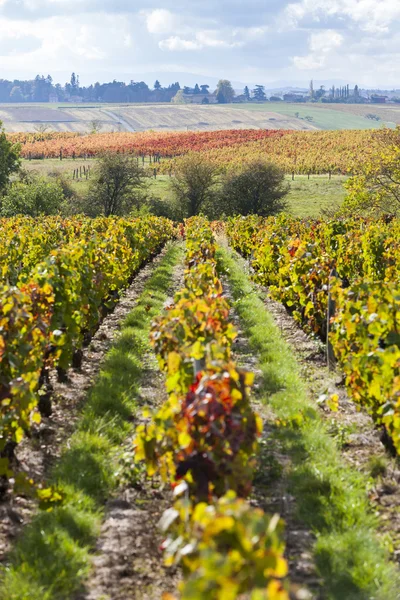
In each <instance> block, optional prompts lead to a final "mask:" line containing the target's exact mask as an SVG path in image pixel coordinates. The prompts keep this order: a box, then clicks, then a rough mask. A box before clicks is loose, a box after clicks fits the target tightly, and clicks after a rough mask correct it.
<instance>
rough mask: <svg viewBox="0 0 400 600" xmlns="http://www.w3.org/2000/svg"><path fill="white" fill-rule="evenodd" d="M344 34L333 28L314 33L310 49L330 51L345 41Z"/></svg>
mask: <svg viewBox="0 0 400 600" xmlns="http://www.w3.org/2000/svg"><path fill="white" fill-rule="evenodd" d="M343 39H344V38H343V35H342V34H341V33H339V32H338V31H334V30H333V29H327V30H324V31H319V32H318V33H312V34H311V36H310V50H311V51H312V52H330V51H331V50H333V49H334V48H339V46H341V45H342V43H343Z"/></svg>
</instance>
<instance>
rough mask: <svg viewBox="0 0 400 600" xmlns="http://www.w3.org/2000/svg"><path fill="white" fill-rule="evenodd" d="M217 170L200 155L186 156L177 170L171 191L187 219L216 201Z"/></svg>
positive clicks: (191, 154)
mask: <svg viewBox="0 0 400 600" xmlns="http://www.w3.org/2000/svg"><path fill="white" fill-rule="evenodd" d="M217 180H218V170H217V168H216V167H215V166H214V165H213V164H212V163H211V162H209V161H208V160H207V159H206V158H205V157H203V156H201V155H200V154H198V153H190V154H187V155H186V156H184V157H183V158H182V159H181V160H180V161H179V163H178V165H177V168H176V170H175V177H174V179H173V180H172V181H171V190H172V192H173V194H174V196H175V199H176V201H177V203H178V204H179V205H180V206H181V207H182V208H183V212H184V214H185V216H187V217H193V216H194V215H197V214H199V212H200V211H201V210H202V209H204V208H205V207H206V206H207V204H209V203H211V202H213V200H214V199H215V187H216V184H217Z"/></svg>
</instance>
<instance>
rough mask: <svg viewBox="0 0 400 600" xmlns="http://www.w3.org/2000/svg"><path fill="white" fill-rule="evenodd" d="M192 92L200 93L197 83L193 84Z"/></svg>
mask: <svg viewBox="0 0 400 600" xmlns="http://www.w3.org/2000/svg"><path fill="white" fill-rule="evenodd" d="M193 93H194V94H201V91H200V88H199V85H198V84H197V83H196V85H195V86H194V90H193Z"/></svg>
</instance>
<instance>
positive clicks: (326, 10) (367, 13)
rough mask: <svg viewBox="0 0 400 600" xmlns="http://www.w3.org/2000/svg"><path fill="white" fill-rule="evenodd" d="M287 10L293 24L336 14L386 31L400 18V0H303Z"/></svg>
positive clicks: (368, 28) (367, 27) (363, 26)
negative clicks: (377, 0)
mask: <svg viewBox="0 0 400 600" xmlns="http://www.w3.org/2000/svg"><path fill="white" fill-rule="evenodd" d="M285 14H286V16H287V17H288V19H289V21H290V22H291V23H292V25H293V26H297V25H299V24H300V23H301V22H302V21H303V20H304V19H310V18H311V19H313V20H315V21H321V20H326V19H329V18H333V17H341V18H347V19H351V20H352V21H353V22H354V23H355V24H356V25H358V26H359V27H360V28H361V29H362V30H364V31H369V32H372V33H385V32H387V31H388V30H389V28H390V26H391V25H392V24H393V23H394V22H395V21H396V20H397V19H399V18H400V2H399V0H380V1H379V4H378V3H377V2H376V0H301V1H300V2H294V3H291V4H289V5H288V6H287V7H286V10H285Z"/></svg>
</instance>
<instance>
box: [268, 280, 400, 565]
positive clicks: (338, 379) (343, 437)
mask: <svg viewBox="0 0 400 600" xmlns="http://www.w3.org/2000/svg"><path fill="white" fill-rule="evenodd" d="M261 289H262V291H263V292H264V293H267V292H268V290H266V289H265V288H261ZM264 302H265V306H266V308H267V309H268V311H269V312H270V313H271V314H272V315H273V317H274V320H275V322H276V324H277V325H278V326H279V327H280V329H281V333H282V335H283V337H284V338H285V340H286V341H287V342H288V343H289V345H290V346H291V349H292V351H293V353H294V355H295V356H296V358H297V360H298V362H299V364H300V365H301V375H302V377H303V379H304V380H305V381H307V384H308V387H309V390H310V394H311V395H312V396H313V397H314V399H315V400H317V401H318V399H320V400H319V405H320V409H321V411H322V413H323V415H324V418H325V419H326V420H327V421H328V423H329V424H330V432H331V435H332V436H333V437H336V439H337V440H338V442H339V443H340V445H341V448H342V456H343V459H344V460H345V461H346V462H347V463H348V464H349V465H351V467H352V468H354V469H355V470H358V471H360V470H361V471H363V472H365V473H368V474H371V475H372V476H373V477H375V479H374V481H373V483H371V489H370V490H369V498H370V500H371V502H372V504H373V506H374V507H375V508H376V510H377V511H378V512H379V514H380V516H381V519H382V527H381V529H380V533H381V534H382V535H385V534H389V535H390V537H391V539H392V542H393V546H394V548H393V556H394V559H395V560H396V561H397V562H398V563H400V511H399V506H400V464H399V459H398V458H397V459H396V458H393V457H392V456H391V455H390V453H389V452H388V451H387V449H386V448H385V446H384V445H383V443H382V440H381V437H382V436H381V432H380V431H379V430H378V429H377V428H376V427H375V426H374V423H373V421H372V418H371V417H370V416H369V415H368V414H367V413H366V412H365V411H364V410H358V409H357V406H356V404H355V403H354V402H352V401H351V400H350V399H349V397H348V395H347V393H346V389H345V387H344V384H343V376H342V375H341V374H340V373H339V372H338V371H335V370H333V371H332V370H331V371H329V370H328V368H327V364H326V357H325V352H324V347H323V346H322V344H321V343H319V342H318V341H316V340H314V339H311V338H310V337H309V336H307V334H306V333H305V332H304V331H303V330H302V329H300V327H299V326H298V324H297V323H296V322H295V321H294V319H293V318H292V317H291V315H290V314H289V313H288V312H287V311H286V309H285V308H284V306H283V305H282V304H280V303H279V302H276V301H275V300H272V299H271V298H269V297H268V296H266V297H265V299H264ZM332 394H337V395H338V396H339V410H338V412H332V411H331V410H330V409H329V408H328V407H327V406H326V404H325V403H324V402H323V401H322V400H323V397H324V396H330V395H332Z"/></svg>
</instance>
